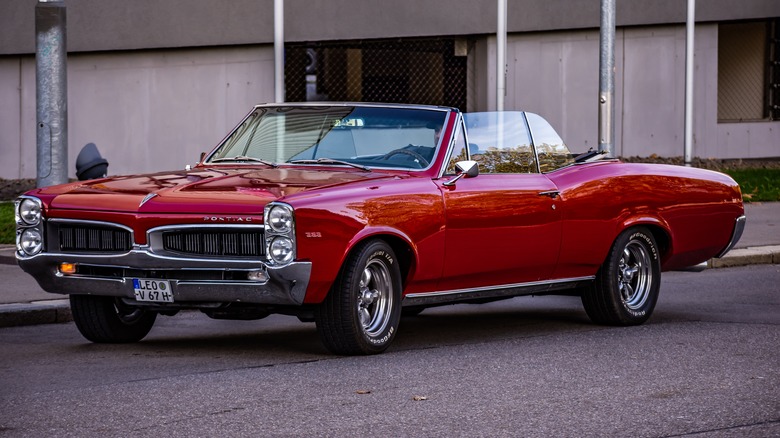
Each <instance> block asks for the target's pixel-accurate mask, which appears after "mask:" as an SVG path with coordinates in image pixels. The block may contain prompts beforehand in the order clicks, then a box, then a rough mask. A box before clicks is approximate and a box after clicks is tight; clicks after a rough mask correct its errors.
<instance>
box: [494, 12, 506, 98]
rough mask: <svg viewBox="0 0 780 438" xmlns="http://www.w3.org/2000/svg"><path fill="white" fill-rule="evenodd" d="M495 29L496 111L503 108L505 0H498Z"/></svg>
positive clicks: (504, 91) (504, 83)
mask: <svg viewBox="0 0 780 438" xmlns="http://www.w3.org/2000/svg"><path fill="white" fill-rule="evenodd" d="M497 28H498V30H497V31H496V111H503V110H504V97H505V96H506V0H498V23H497Z"/></svg>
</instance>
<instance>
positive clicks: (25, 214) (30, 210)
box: [16, 198, 41, 225]
mask: <svg viewBox="0 0 780 438" xmlns="http://www.w3.org/2000/svg"><path fill="white" fill-rule="evenodd" d="M40 222H41V201H39V200H37V199H34V198H23V199H22V200H21V202H18V203H17V207H16V223H17V224H18V225H38V224H39V223H40Z"/></svg>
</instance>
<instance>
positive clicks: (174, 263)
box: [16, 249, 311, 305]
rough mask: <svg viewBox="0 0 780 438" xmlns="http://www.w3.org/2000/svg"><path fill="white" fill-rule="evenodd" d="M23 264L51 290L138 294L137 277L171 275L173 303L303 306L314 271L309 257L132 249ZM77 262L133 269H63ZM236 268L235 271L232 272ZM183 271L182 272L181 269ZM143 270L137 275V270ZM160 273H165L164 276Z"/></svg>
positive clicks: (40, 256)
mask: <svg viewBox="0 0 780 438" xmlns="http://www.w3.org/2000/svg"><path fill="white" fill-rule="evenodd" d="M16 258H17V261H18V262H19V266H20V267H21V268H22V269H23V270H24V271H25V272H27V273H28V274H30V275H32V276H33V277H35V279H36V280H37V281H38V284H39V285H40V286H41V287H42V288H43V289H44V290H45V291H47V292H51V293H57V294H81V295H103V296H114V297H124V298H129V299H135V296H134V293H133V282H132V279H133V278H139V277H140V278H144V276H145V275H149V277H148V278H161V279H166V280H169V282H170V285H171V290H172V291H173V297H174V302H175V303H179V304H182V303H185V304H186V303H188V302H190V303H196V302H197V303H214V302H217V303H227V302H242V303H253V304H268V305H301V304H303V299H304V297H305V295H306V288H307V287H308V284H309V277H310V274H311V263H310V262H293V263H290V264H288V265H285V266H282V267H275V266H271V265H267V264H265V263H263V262H261V261H257V260H216V259H201V258H178V257H167V256H160V255H158V254H154V253H152V252H150V251H147V250H145V249H134V250H132V251H130V252H127V253H124V254H112V255H102V254H58V253H41V254H38V255H36V256H33V257H21V256H20V255H19V254H17V256H16ZM63 262H67V263H76V264H78V265H79V266H80V267H86V268H89V269H88V270H92V271H95V270H113V271H115V272H123V271H126V270H131V271H133V272H134V273H133V274H132V275H111V276H108V275H94V274H87V275H84V274H79V273H77V274H70V275H66V274H63V273H61V272H60V270H59V266H60V263H63ZM257 270H262V271H264V272H265V273H266V274H267V279H266V280H265V281H251V280H248V279H247V280H224V279H223V280H220V279H208V280H203V279H197V280H193V279H186V277H188V276H187V275H183V274H184V273H186V271H200V272H201V273H203V272H208V273H211V274H216V275H219V274H221V273H228V272H229V273H231V274H233V273H235V272H236V271H238V273H241V271H245V272H249V271H257ZM231 271H232V272H231ZM180 272H181V273H180ZM135 273H139V275H137V276H136V275H135ZM161 273H162V274H164V275H162V276H160V275H161Z"/></svg>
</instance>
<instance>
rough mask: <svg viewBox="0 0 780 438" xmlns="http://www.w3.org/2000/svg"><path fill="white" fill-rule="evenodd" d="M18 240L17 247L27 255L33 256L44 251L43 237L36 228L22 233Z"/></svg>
mask: <svg viewBox="0 0 780 438" xmlns="http://www.w3.org/2000/svg"><path fill="white" fill-rule="evenodd" d="M18 239H19V241H18V243H17V246H18V247H19V249H21V250H22V251H24V253H25V254H27V255H30V256H33V255H35V254H38V253H39V252H41V249H43V236H41V232H40V231H38V230H36V229H35V228H28V229H26V230H24V231H22V233H21V234H19V237H18Z"/></svg>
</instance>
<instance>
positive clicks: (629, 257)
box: [617, 240, 653, 310]
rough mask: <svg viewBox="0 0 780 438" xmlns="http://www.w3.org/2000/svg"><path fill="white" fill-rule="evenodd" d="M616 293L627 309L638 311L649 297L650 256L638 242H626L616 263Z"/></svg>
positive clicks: (651, 275)
mask: <svg viewBox="0 0 780 438" xmlns="http://www.w3.org/2000/svg"><path fill="white" fill-rule="evenodd" d="M617 282H618V291H619V292H620V298H621V300H623V304H625V306H626V307H627V308H628V309H631V310H639V309H640V308H641V307H642V306H644V305H645V302H646V301H647V298H648V297H649V296H650V288H651V286H652V284H653V269H652V261H651V259H650V254H649V253H648V252H647V249H646V248H645V246H644V245H643V244H642V243H641V242H640V241H638V240H632V241H630V242H628V244H627V245H626V247H625V248H624V249H623V255H622V256H621V257H620V261H619V262H618V275H617Z"/></svg>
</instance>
